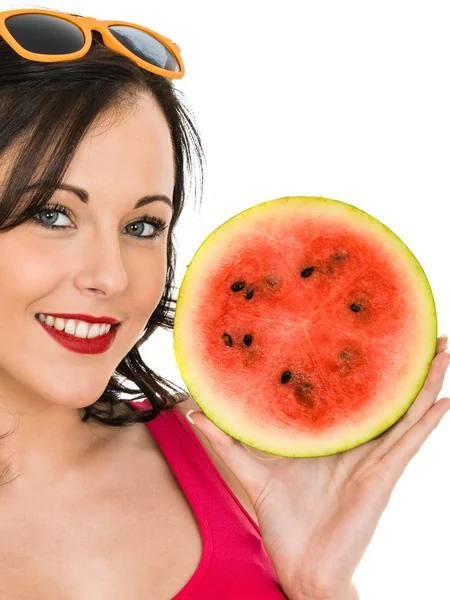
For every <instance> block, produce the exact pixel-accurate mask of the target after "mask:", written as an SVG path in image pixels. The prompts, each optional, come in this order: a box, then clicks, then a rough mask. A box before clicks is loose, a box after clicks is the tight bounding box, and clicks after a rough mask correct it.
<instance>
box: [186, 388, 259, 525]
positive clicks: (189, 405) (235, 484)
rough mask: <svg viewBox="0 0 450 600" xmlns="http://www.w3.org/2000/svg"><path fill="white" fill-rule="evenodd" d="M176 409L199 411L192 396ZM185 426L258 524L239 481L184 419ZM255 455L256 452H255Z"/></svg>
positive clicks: (196, 430) (206, 441) (205, 439)
mask: <svg viewBox="0 0 450 600" xmlns="http://www.w3.org/2000/svg"><path fill="white" fill-rule="evenodd" d="M177 407H178V409H179V410H180V411H181V412H182V413H183V414H184V415H185V414H186V413H187V412H189V411H190V410H201V408H200V407H199V406H198V404H197V403H196V402H195V400H194V399H193V398H192V396H189V397H188V399H187V400H185V401H183V402H181V403H180V404H177ZM186 423H187V425H188V426H189V427H190V428H191V430H192V431H193V432H194V434H195V435H196V437H197V439H198V440H199V442H200V443H201V444H202V446H203V447H204V448H205V450H206V452H207V453H208V455H209V457H210V458H211V460H212V461H213V463H214V464H215V465H216V467H217V468H218V470H219V471H220V474H221V475H222V477H223V478H224V479H225V481H226V482H227V483H228V485H229V486H230V488H231V489H232V490H233V492H234V494H235V495H236V496H237V498H238V500H239V502H240V503H241V504H242V506H243V507H244V508H245V510H246V511H247V512H248V513H249V515H250V516H251V517H252V518H253V520H254V521H255V522H256V523H258V519H257V517H256V513H255V511H254V509H253V506H252V503H251V502H250V499H249V497H248V496H247V494H246V492H245V490H244V488H243V487H242V486H241V484H240V483H239V480H238V479H237V478H236V477H235V475H234V474H233V473H232V471H230V469H229V468H228V467H227V466H226V465H225V463H224V462H223V461H222V460H221V459H220V458H219V456H218V455H217V454H216V453H215V452H214V450H213V449H212V446H211V444H210V443H209V442H208V440H207V438H206V437H205V436H204V435H203V434H202V433H201V431H199V430H198V429H197V428H196V427H194V426H193V425H192V424H191V423H189V421H188V420H187V419H186ZM255 453H256V452H255Z"/></svg>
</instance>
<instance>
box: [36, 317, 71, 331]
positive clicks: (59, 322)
mask: <svg viewBox="0 0 450 600" xmlns="http://www.w3.org/2000/svg"><path fill="white" fill-rule="evenodd" d="M39 316H40V315H39ZM64 325H65V323H64V319H60V318H59V317H56V319H55V324H54V325H53V327H54V328H55V329H57V330H58V331H62V330H63V329H64Z"/></svg>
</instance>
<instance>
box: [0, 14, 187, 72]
mask: <svg viewBox="0 0 450 600" xmlns="http://www.w3.org/2000/svg"><path fill="white" fill-rule="evenodd" d="M93 31H98V32H99V33H100V35H101V36H102V39H103V43H104V44H105V46H108V48H111V49H112V50H115V51H116V52H119V53H120V54H123V55H125V56H127V57H128V58H131V59H132V60H134V61H135V62H136V63H137V64H138V65H139V66H140V67H142V68H143V69H146V70H147V71H150V72H151V73H156V74H157V75H162V76H163V77H167V78H169V79H181V77H183V75H184V65H183V61H182V60H181V56H180V48H179V47H178V46H177V45H176V44H175V42H172V40H169V39H168V38H166V37H164V36H162V35H161V34H159V33H155V32H154V31H151V30H150V29H146V28H145V27H141V25H135V24H134V23H127V22H125V21H97V19H94V18H93V17H81V16H75V15H69V14H67V13H60V12H55V11H53V10H41V9H20V10H8V11H2V12H0V35H1V37H2V38H3V39H4V40H5V42H7V43H8V44H9V45H10V46H11V48H12V49H13V50H15V52H17V54H20V56H23V58H26V59H28V60H35V61H38V62H60V61H63V60H76V59H77V58H81V57H82V56H84V55H85V54H86V53H87V52H88V50H89V48H90V47H91V43H92V32H93Z"/></svg>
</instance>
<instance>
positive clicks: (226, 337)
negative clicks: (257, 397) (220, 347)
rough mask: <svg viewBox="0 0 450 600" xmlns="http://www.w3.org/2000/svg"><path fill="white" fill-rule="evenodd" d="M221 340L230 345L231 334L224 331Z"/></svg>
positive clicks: (231, 342)
mask: <svg viewBox="0 0 450 600" xmlns="http://www.w3.org/2000/svg"><path fill="white" fill-rule="evenodd" d="M222 337H223V341H224V342H225V344H226V345H227V346H230V347H231V346H232V345H233V340H232V339H231V335H228V333H224V334H223V336H222Z"/></svg>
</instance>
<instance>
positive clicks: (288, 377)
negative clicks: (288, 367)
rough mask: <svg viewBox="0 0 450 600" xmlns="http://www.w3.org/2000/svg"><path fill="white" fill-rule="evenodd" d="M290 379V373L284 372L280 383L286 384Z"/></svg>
mask: <svg viewBox="0 0 450 600" xmlns="http://www.w3.org/2000/svg"><path fill="white" fill-rule="evenodd" d="M290 378H291V373H290V371H285V372H284V373H283V375H282V376H281V383H287V382H288V381H289V379H290Z"/></svg>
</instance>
